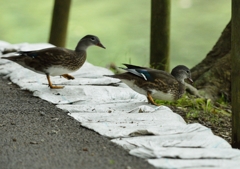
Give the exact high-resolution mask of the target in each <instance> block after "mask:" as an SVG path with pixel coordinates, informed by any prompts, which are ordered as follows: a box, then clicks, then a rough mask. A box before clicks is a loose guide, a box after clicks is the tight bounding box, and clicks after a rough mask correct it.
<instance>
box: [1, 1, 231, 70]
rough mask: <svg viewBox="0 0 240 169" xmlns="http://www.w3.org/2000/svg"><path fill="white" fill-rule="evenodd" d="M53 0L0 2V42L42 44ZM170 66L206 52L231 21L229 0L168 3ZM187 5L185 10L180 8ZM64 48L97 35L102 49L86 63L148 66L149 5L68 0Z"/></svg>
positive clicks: (94, 51)
mask: <svg viewBox="0 0 240 169" xmlns="http://www.w3.org/2000/svg"><path fill="white" fill-rule="evenodd" d="M53 2H54V1H53V0H52V1H49V0H42V1H29V0H21V1H17V0H1V6H0V10H1V26H0V40H4V41H7V42H10V43H22V42H29V43H37V42H47V41H48V37H49V29H50V22H51V13H52V11H51V10H52V7H53ZM171 2H172V7H171V51H170V55H171V56H170V57H171V60H170V61H171V67H174V66H176V65H178V64H185V65H187V66H189V67H192V66H194V65H195V64H197V63H198V62H199V61H201V60H202V59H203V58H204V57H205V55H206V53H207V52H208V51H210V49H211V48H212V46H213V45H214V43H215V42H216V40H217V38H218V37H219V36H220V34H221V31H222V30H223V28H224V27H225V25H226V24H227V23H228V22H229V20H230V6H231V2H230V1H228V0H212V1H209V0H201V1H200V0H172V1H171ZM189 2H190V3H191V6H190V7H189V8H184V7H183V6H184V5H181V4H184V3H185V4H187V3H189ZM71 7H72V8H71V13H70V20H69V27H68V40H67V47H68V48H71V49H74V48H75V45H76V44H77V42H78V40H79V39H80V38H81V37H83V36H84V35H86V34H95V35H97V36H99V38H100V39H101V41H102V43H103V44H104V45H105V46H106V48H107V49H106V50H102V49H100V48H96V47H94V48H91V49H90V50H89V51H88V61H89V62H91V63H93V64H95V65H100V66H105V65H106V64H108V63H111V62H114V63H116V65H118V66H120V65H121V63H130V62H131V63H132V64H136V65H141V66H148V62H149V35H150V1H146V0H131V1H129V0H115V1H109V0H101V1H99V0H91V1H89V0H81V1H77V0H73V1H72V5H71Z"/></svg>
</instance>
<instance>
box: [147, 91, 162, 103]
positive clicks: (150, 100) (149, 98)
mask: <svg viewBox="0 0 240 169" xmlns="http://www.w3.org/2000/svg"><path fill="white" fill-rule="evenodd" d="M147 99H148V102H149V103H151V104H153V105H155V106H161V105H160V104H157V103H156V102H155V101H154V100H153V98H152V95H151V94H150V93H149V92H148V93H147Z"/></svg>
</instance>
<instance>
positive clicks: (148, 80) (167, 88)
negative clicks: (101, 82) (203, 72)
mask: <svg viewBox="0 0 240 169" xmlns="http://www.w3.org/2000/svg"><path fill="white" fill-rule="evenodd" d="M124 65H125V66H126V67H127V68H122V69H124V70H126V71H127V72H126V73H122V74H116V75H107V76H108V77H113V78H118V79H121V81H122V82H124V83H125V84H127V85H128V86H129V87H130V88H132V89H133V90H134V91H136V92H138V93H140V94H143V95H145V96H147V98H148V101H149V102H150V103H152V104H154V105H158V104H156V103H155V102H154V100H153V98H154V99H159V100H168V101H174V100H177V99H179V98H180V97H181V96H182V95H183V94H184V92H185V81H184V80H185V79H189V81H190V82H192V79H191V72H190V70H189V69H188V68H187V67H186V66H184V65H178V66H176V67H175V68H173V69H172V71H171V74H170V73H167V72H165V71H162V70H156V69H151V68H145V67H140V66H135V65H130V64H124Z"/></svg>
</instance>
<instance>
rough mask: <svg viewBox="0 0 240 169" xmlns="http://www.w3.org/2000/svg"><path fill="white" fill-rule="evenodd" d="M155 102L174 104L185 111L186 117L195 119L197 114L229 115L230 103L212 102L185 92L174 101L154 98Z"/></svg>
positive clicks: (166, 104) (167, 104)
mask: <svg viewBox="0 0 240 169" xmlns="http://www.w3.org/2000/svg"><path fill="white" fill-rule="evenodd" d="M156 103H158V104H160V105H165V106H175V107H178V108H180V109H182V110H183V111H185V112H187V113H186V117H187V118H193V119H195V118H196V119H197V118H198V117H199V114H200V113H201V114H203V113H204V114H221V115H225V116H231V113H230V112H228V110H230V109H231V108H230V104H229V103H227V102H223V101H221V102H218V101H217V102H212V101H211V100H210V99H205V98H196V97H195V96H192V95H187V94H185V95H184V96H183V97H182V98H180V99H179V100H177V101H175V102H170V101H162V100H156Z"/></svg>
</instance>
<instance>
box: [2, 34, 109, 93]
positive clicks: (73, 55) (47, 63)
mask: <svg viewBox="0 0 240 169" xmlns="http://www.w3.org/2000/svg"><path fill="white" fill-rule="evenodd" d="M92 45H96V46H99V47H101V48H104V49H105V47H104V46H103V45H102V44H101V42H100V40H99V38H98V37H97V36H94V35H86V36H84V37H83V38H82V39H81V40H80V41H79V42H78V44H77V46H76V48H75V50H70V49H66V48H62V47H52V48H46V49H41V50H34V51H19V52H17V54H18V56H10V57H2V59H8V60H11V61H13V62H16V63H18V64H19V65H21V66H23V67H25V68H27V69H30V70H32V71H34V72H37V73H40V74H45V75H46V76H47V80H48V84H49V87H50V88H51V89H62V88H63V87H64V86H53V85H52V83H51V80H50V76H62V77H64V78H66V79H68V80H70V79H74V77H73V76H71V75H69V74H68V73H71V72H74V71H77V70H78V69H79V68H81V67H82V65H83V64H84V62H85V61H86V57H87V53H86V51H87V48H88V47H89V46H92Z"/></svg>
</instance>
